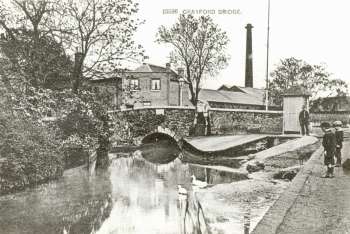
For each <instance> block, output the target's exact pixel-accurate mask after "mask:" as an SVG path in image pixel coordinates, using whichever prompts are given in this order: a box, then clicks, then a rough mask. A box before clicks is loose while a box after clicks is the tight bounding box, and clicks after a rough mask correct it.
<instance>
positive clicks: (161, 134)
mask: <svg viewBox="0 0 350 234" xmlns="http://www.w3.org/2000/svg"><path fill="white" fill-rule="evenodd" d="M179 140H180V139H178V137H177V136H176V133H175V132H173V131H171V130H170V129H168V128H163V127H161V126H158V128H157V129H156V130H155V131H154V132H151V133H149V134H147V135H146V136H144V137H143V139H142V140H141V143H142V144H149V143H156V142H159V141H167V142H169V143H173V144H176V145H178V142H179Z"/></svg>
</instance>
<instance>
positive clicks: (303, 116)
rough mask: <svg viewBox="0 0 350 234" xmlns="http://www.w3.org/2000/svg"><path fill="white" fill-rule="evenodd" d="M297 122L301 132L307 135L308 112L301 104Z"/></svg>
mask: <svg viewBox="0 0 350 234" xmlns="http://www.w3.org/2000/svg"><path fill="white" fill-rule="evenodd" d="M299 123H300V128H301V134H302V135H303V136H304V135H305V133H306V135H309V112H308V111H307V110H306V106H305V105H303V109H302V111H300V113H299Z"/></svg>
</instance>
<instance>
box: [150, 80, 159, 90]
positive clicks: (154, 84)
mask: <svg viewBox="0 0 350 234" xmlns="http://www.w3.org/2000/svg"><path fill="white" fill-rule="evenodd" d="M151 90H160V79H152V81H151Z"/></svg>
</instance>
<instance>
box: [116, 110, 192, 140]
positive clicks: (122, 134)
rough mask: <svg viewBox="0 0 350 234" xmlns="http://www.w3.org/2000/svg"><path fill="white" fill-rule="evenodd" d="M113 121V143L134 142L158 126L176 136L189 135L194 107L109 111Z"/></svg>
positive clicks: (155, 129)
mask: <svg viewBox="0 0 350 234" xmlns="http://www.w3.org/2000/svg"><path fill="white" fill-rule="evenodd" d="M110 115H111V118H112V121H113V123H114V130H115V131H114V136H113V139H112V141H113V142H114V143H115V144H123V143H124V144H125V143H126V144H135V143H137V142H139V140H140V139H141V138H143V137H144V136H146V135H148V134H150V133H152V132H156V131H157V129H158V127H159V126H161V127H162V128H164V129H168V130H170V131H172V132H174V133H175V134H176V136H177V137H178V138H181V137H185V136H188V135H189V131H190V129H191V127H192V126H193V120H194V115H195V110H194V108H185V107H184V108H179V107H147V108H138V109H133V110H123V111H113V112H110Z"/></svg>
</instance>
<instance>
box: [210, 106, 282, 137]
mask: <svg viewBox="0 0 350 234" xmlns="http://www.w3.org/2000/svg"><path fill="white" fill-rule="evenodd" d="M209 116H210V124H211V134H218V135H224V134H242V133H243V134H244V133H278V134H281V133H282V126H283V115H282V112H281V111H261V110H237V109H232V110H223V109H213V108H212V109H211V110H210V113H209Z"/></svg>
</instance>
